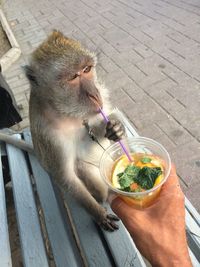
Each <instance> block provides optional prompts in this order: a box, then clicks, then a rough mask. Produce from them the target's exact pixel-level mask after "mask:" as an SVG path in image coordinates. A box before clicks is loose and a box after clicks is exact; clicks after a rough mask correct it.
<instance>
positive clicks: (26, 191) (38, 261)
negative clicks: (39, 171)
mask: <svg viewBox="0 0 200 267" xmlns="http://www.w3.org/2000/svg"><path fill="white" fill-rule="evenodd" d="M17 138H20V136H19V135H18V136H17ZM7 154H8V162H9V168H10V173H11V179H12V185H13V195H14V203H15V209H16V216H17V223H18V229H19V235H20V242H21V247H22V256H23V261H24V265H25V266H26V267H46V266H48V261H47V257H46V251H45V247H44V243H43V238H42V234H41V229H40V223H39V218H38V212H37V208H36V204H35V199H34V194H33V190H32V185H31V181H30V175H29V171H28V167H27V163H26V160H25V157H24V154H23V152H22V151H21V150H19V149H17V148H15V147H13V146H11V145H7Z"/></svg>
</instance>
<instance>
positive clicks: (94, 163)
mask: <svg viewBox="0 0 200 267" xmlns="http://www.w3.org/2000/svg"><path fill="white" fill-rule="evenodd" d="M95 65H96V58H95V55H94V54H92V53H91V52H89V51H88V50H86V49H84V48H83V47H82V46H81V45H80V43H78V42H77V41H74V40H72V39H69V38H67V37H65V36H64V35H63V34H62V33H60V32H58V31H53V33H52V34H51V35H50V36H49V37H48V39H47V40H46V41H44V43H42V44H41V45H40V46H39V47H38V48H37V49H36V50H35V51H34V52H33V54H32V58H31V61H30V65H29V66H26V75H27V77H28V79H29V81H30V84H31V94H30V108H29V114H30V128H31V134H32V140H33V146H34V152H35V154H36V156H37V157H38V159H39V161H40V162H41V164H42V166H43V167H44V168H45V170H46V171H47V172H48V173H49V174H50V175H51V177H52V178H53V179H54V180H55V181H56V183H57V184H58V185H59V187H60V188H61V190H62V191H64V190H68V191H69V192H70V193H71V194H72V195H73V197H74V198H76V199H77V200H79V202H80V203H81V204H82V205H83V206H84V207H85V208H86V209H87V210H88V212H89V213H90V214H91V215H92V216H93V217H94V219H95V220H96V221H97V222H98V223H99V224H100V225H101V226H102V227H103V228H104V229H106V230H110V231H114V230H115V229H118V225H117V224H116V223H115V222H114V221H115V220H117V219H118V218H117V217H116V216H114V215H111V214H107V212H106V210H105V209H104V208H103V207H102V206H101V205H100V204H99V203H98V202H102V201H104V200H106V198H107V193H108V188H107V186H106V184H105V183H104V182H103V180H102V178H101V177H100V173H99V169H98V165H99V160H100V157H101V155H102V153H103V149H102V147H104V148H106V147H108V146H109V144H110V141H109V140H113V141H117V140H119V139H120V138H121V137H122V135H123V133H124V130H123V126H122V124H121V123H120V122H119V121H118V120H116V119H113V120H112V119H111V120H110V122H109V123H107V124H106V123H105V122H104V121H103V119H102V116H101V114H100V113H99V107H101V108H103V109H104V111H105V112H106V113H107V114H110V112H111V105H110V103H109V99H108V90H107V89H106V88H105V87H104V86H103V85H101V84H100V83H99V82H98V80H97V76H96V71H95ZM86 120H87V122H88V124H87V125H89V127H90V129H92V132H93V134H94V135H95V137H96V138H97V139H98V142H99V143H100V145H99V144H97V143H96V142H94V141H93V140H92V139H91V138H90V136H89V134H88V130H87V128H88V127H85V124H84V122H85V121H86Z"/></svg>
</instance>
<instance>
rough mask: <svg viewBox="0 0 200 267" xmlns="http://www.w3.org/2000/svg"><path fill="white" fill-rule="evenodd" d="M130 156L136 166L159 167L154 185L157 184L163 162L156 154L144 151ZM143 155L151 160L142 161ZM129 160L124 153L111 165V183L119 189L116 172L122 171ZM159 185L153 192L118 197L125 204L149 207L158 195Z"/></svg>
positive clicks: (161, 178) (140, 207)
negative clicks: (158, 173)
mask: <svg viewBox="0 0 200 267" xmlns="http://www.w3.org/2000/svg"><path fill="white" fill-rule="evenodd" d="M131 157H132V159H133V164H134V165H136V166H138V167H145V166H146V167H150V168H151V167H152V168H153V167H160V168H161V170H162V171H163V172H162V174H161V175H160V176H158V177H157V179H156V181H155V184H154V186H156V185H158V184H159V183H160V182H161V181H162V180H163V178H164V174H163V173H164V164H163V162H162V160H161V159H159V158H158V157H157V156H154V155H148V154H144V153H137V154H136V153H134V154H131ZM143 157H145V158H146V157H147V158H151V162H148V163H142V162H141V159H142V158H143ZM129 164H130V162H129V160H128V159H127V157H126V155H123V156H121V157H120V158H119V159H117V160H116V161H115V163H114V165H113V168H112V174H111V183H112V185H113V186H114V187H115V188H117V189H119V190H120V185H119V182H118V176H117V174H118V173H120V172H123V171H124V170H125V168H126V167H127V165H129ZM160 190H161V187H159V188H158V189H156V190H155V191H153V192H150V193H147V194H144V195H139V194H138V195H135V196H125V195H122V194H121V195H119V197H120V198H122V199H123V200H124V201H125V202H126V203H127V204H129V205H131V206H134V207H135V208H137V209H143V208H146V207H149V206H150V205H151V204H153V203H154V201H155V199H156V198H157V197H158V195H159V193H160Z"/></svg>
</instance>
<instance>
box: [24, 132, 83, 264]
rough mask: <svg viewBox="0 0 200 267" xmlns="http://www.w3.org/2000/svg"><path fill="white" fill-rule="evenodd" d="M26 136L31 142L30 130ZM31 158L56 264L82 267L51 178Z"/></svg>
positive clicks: (31, 157) (30, 156)
mask: <svg viewBox="0 0 200 267" xmlns="http://www.w3.org/2000/svg"><path fill="white" fill-rule="evenodd" d="M24 138H25V140H26V141H27V142H29V143H30V142H31V135H30V132H26V133H24ZM29 159H30V163H31V167H32V171H33V175H34V179H35V182H36V187H37V192H38V195H39V198H40V203H41V206H42V209H43V213H44V218H45V224H46V228H47V232H48V236H49V240H50V242H51V248H52V252H53V255H54V260H55V262H56V265H57V267H66V266H70V267H80V266H82V263H81V258H80V256H79V253H78V250H77V246H76V244H75V241H74V238H73V236H72V234H71V233H70V232H71V229H70V227H69V225H70V223H69V221H65V222H63V219H62V215H61V212H60V210H59V206H58V203H57V199H56V197H55V192H54V189H53V187H52V183H51V180H50V178H49V176H48V174H47V173H46V172H45V171H44V169H43V168H42V167H41V165H40V164H39V162H38V160H37V159H36V158H35V156H32V155H29ZM66 220H67V219H66Z"/></svg>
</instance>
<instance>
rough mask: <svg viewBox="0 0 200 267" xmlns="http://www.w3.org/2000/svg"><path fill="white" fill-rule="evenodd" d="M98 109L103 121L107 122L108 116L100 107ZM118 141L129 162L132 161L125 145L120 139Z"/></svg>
mask: <svg viewBox="0 0 200 267" xmlns="http://www.w3.org/2000/svg"><path fill="white" fill-rule="evenodd" d="M99 111H100V113H101V115H102V117H103V118H104V121H105V122H109V118H108V116H107V115H106V114H105V112H104V111H103V110H102V108H100V107H99ZM118 143H119V144H120V146H121V148H122V149H123V151H124V153H125V154H126V156H127V158H128V160H129V161H130V162H132V159H131V157H130V155H129V152H128V150H127V149H126V147H125V145H124V144H123V143H122V141H121V140H119V141H118Z"/></svg>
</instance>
